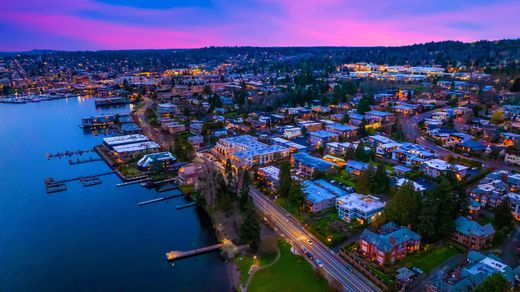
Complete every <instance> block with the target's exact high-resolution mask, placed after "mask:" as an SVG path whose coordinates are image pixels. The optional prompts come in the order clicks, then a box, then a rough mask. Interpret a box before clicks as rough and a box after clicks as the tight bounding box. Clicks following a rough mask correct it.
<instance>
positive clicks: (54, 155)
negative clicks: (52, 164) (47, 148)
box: [45, 149, 94, 159]
mask: <svg viewBox="0 0 520 292" xmlns="http://www.w3.org/2000/svg"><path fill="white" fill-rule="evenodd" d="M91 152H94V150H92V149H86V150H67V151H63V152H56V153H47V154H45V156H46V157H47V159H51V158H62V157H71V156H75V155H83V154H86V153H91Z"/></svg>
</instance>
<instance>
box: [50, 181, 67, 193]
mask: <svg viewBox="0 0 520 292" xmlns="http://www.w3.org/2000/svg"><path fill="white" fill-rule="evenodd" d="M66 190H67V186H66V185H65V184H64V183H58V184H53V183H50V184H45V191H46V192H47V194H52V193H58V192H64V191H66Z"/></svg>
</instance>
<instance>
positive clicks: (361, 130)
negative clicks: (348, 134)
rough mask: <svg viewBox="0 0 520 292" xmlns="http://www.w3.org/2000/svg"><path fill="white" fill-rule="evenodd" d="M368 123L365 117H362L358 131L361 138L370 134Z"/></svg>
mask: <svg viewBox="0 0 520 292" xmlns="http://www.w3.org/2000/svg"><path fill="white" fill-rule="evenodd" d="M366 124H367V122H366V121H365V119H362V120H361V123H360V124H359V128H358V131H357V135H358V137H359V138H364V137H366V136H368V132H367V129H366V128H365V126H366Z"/></svg>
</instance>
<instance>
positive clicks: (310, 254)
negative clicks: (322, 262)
mask: <svg viewBox="0 0 520 292" xmlns="http://www.w3.org/2000/svg"><path fill="white" fill-rule="evenodd" d="M305 255H306V256H307V257H308V258H309V259H311V260H312V259H313V258H314V256H313V255H312V253H310V252H307V253H306V254H305Z"/></svg>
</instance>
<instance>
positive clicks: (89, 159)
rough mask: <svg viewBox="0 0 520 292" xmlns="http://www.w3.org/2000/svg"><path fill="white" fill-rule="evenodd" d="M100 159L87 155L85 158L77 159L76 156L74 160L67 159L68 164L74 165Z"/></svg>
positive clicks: (99, 159)
mask: <svg viewBox="0 0 520 292" xmlns="http://www.w3.org/2000/svg"><path fill="white" fill-rule="evenodd" d="M101 160H103V159H101V158H93V157H89V158H87V159H79V158H77V159H76V160H72V159H69V164H70V165H76V164H82V163H89V162H95V161H101Z"/></svg>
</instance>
